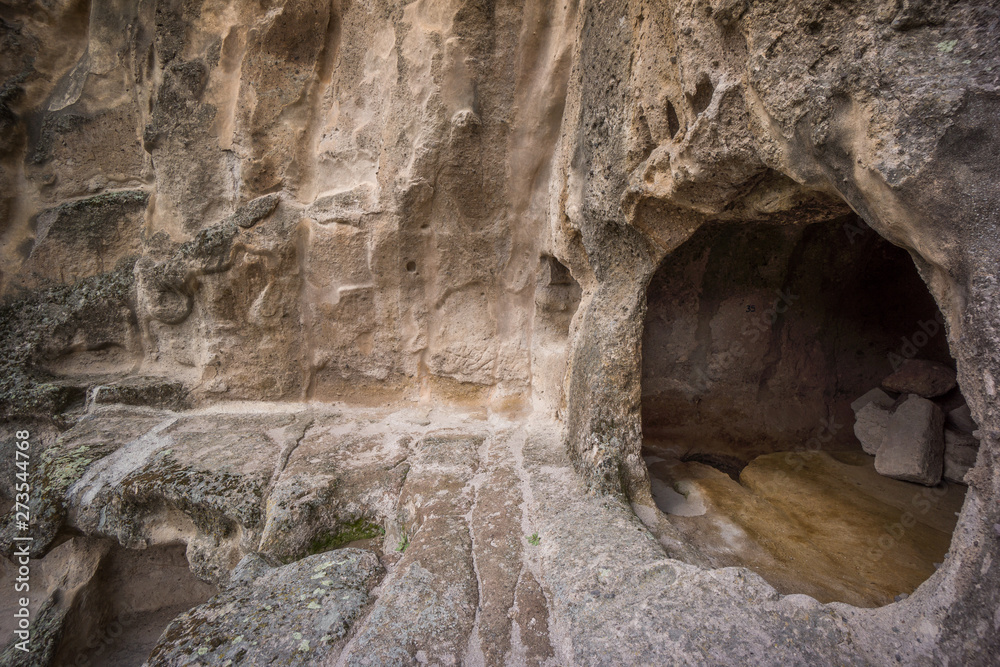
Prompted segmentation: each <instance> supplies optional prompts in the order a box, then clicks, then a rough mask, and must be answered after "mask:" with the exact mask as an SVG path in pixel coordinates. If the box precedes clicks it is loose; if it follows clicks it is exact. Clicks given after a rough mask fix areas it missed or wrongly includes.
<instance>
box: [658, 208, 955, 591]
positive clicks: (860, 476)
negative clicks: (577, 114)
mask: <svg viewBox="0 0 1000 667" xmlns="http://www.w3.org/2000/svg"><path fill="white" fill-rule="evenodd" d="M647 305H648V310H647V315H646V320H645V325H644V326H645V328H644V332H643V341H642V355H643V360H642V427H643V455H644V458H645V461H646V464H647V467H648V469H649V472H650V480H651V487H652V488H651V491H652V493H653V497H654V500H655V501H656V504H657V506H658V507H659V509H660V510H661V511H662V512H663V513H664V514H666V515H667V517H668V520H669V522H670V523H671V524H672V525H673V526H674V527H675V528H676V529H677V530H679V531H680V532H681V533H682V534H683V535H684V536H685V538H686V539H687V540H688V542H689V543H690V544H692V545H693V546H695V547H697V548H698V550H699V551H700V552H701V553H702V554H703V555H704V556H705V558H706V559H707V560H708V561H709V562H710V563H712V564H713V565H715V566H717V567H725V566H745V567H749V568H751V569H753V570H755V571H756V572H758V573H759V574H760V575H761V576H763V577H764V578H765V579H766V580H768V582H770V583H771V584H772V585H773V586H775V588H777V589H778V590H779V591H780V592H781V593H784V594H791V593H805V594H807V595H811V596H813V597H815V598H816V599H818V600H820V601H821V602H829V601H842V602H847V603H850V604H854V605H858V606H869V607H870V606H879V605H882V604H887V603H889V602H892V601H893V599H895V598H897V597H898V596H900V595H901V594H909V593H912V591H913V590H914V589H915V588H916V587H917V586H918V585H919V584H920V583H922V582H923V581H924V580H925V579H926V578H927V577H928V576H930V574H932V573H933V572H934V569H935V568H936V567H937V565H938V564H940V563H941V562H942V561H943V560H944V556H945V553H946V552H947V550H948V546H949V543H950V540H951V532H952V530H953V529H954V526H955V523H956V521H957V517H956V513H957V512H958V510H959V509H960V508H961V504H962V502H963V499H964V496H965V486H964V485H962V484H958V483H954V482H950V481H945V480H943V479H942V480H941V481H940V482H938V481H937V480H936V479H931V480H924V483H923V484H918V483H914V482H912V481H903V480H902V479H900V478H899V477H905V476H906V475H900V474H897V472H895V471H893V476H888V475H887V474H880V472H879V471H877V470H876V456H873V455H870V454H868V453H866V452H865V451H864V449H863V448H862V445H861V442H860V441H859V440H858V437H856V435H855V421H856V417H855V409H857V407H858V406H857V399H858V398H859V397H862V396H864V395H865V394H867V393H868V392H870V391H871V390H873V389H875V388H879V387H880V386H882V384H883V382H884V381H885V380H886V378H887V377H888V376H890V375H892V374H893V373H894V372H895V371H896V370H897V368H899V367H900V364H901V363H903V362H904V361H905V360H906V359H908V358H914V359H920V360H923V361H924V362H935V363H936V364H938V365H932V367H933V368H934V369H935V370H936V371H937V372H939V373H942V374H943V375H945V376H947V375H948V374H949V373H950V374H951V377H952V382H953V369H954V361H953V360H952V358H951V356H950V353H949V349H948V344H947V338H946V334H945V329H944V325H943V319H942V316H941V314H940V312H939V311H938V309H937V306H936V304H935V302H934V300H933V298H932V297H931V295H930V294H929V292H928V290H927V288H926V286H925V285H924V283H923V281H922V280H921V278H920V276H919V275H918V273H917V271H916V269H915V267H914V265H913V262H912V260H911V258H910V256H909V255H908V253H907V252H906V251H904V250H902V249H900V248H898V247H896V246H893V245H892V244H890V243H889V242H888V241H886V240H884V239H883V238H881V237H880V236H878V235H877V234H876V233H875V232H874V231H872V230H871V229H869V228H868V227H867V226H866V225H865V224H864V223H863V222H862V221H860V220H859V219H858V218H857V217H855V216H850V217H847V218H842V219H839V220H834V221H831V222H825V223H816V224H812V225H808V226H779V225H746V224H718V225H709V226H705V227H703V228H701V229H700V230H699V231H698V232H696V233H695V234H694V235H693V236H692V237H691V239H689V240H688V241H687V242H686V243H685V244H684V245H682V246H681V247H680V248H678V249H677V250H676V251H675V252H674V253H672V254H671V255H670V256H668V257H667V258H666V259H665V260H664V262H663V264H662V266H661V267H660V268H659V270H658V271H657V272H656V274H655V275H654V277H653V278H652V280H651V282H650V284H649V287H648V290H647ZM910 363H912V362H910ZM907 368H910V366H907ZM921 368H922V367H921ZM918 370H919V369H918ZM917 375H918V376H919V375H920V374H919V373H917ZM918 379H921V378H918ZM923 379H926V378H923ZM946 388H947V387H946ZM925 393H926V392H925ZM930 393H933V392H930ZM910 396H911V394H910V393H908V392H905V391H904V392H898V393H897V392H888V391H887V392H886V393H885V394H881V395H879V401H880V403H879V406H880V407H879V409H880V410H884V413H885V414H884V415H882V414H881V413H879V415H877V416H880V418H881V419H883V421H882V422H880V425H881V426H882V427H884V430H883V431H880V432H879V433H880V434H883V435H884V433H885V432H887V430H892V432H893V433H894V434H896V435H894V436H893V437H894V438H896V440H894V442H896V441H899V440H900V439H901V438H903V439H905V436H907V434H905V433H904V434H902V435H900V428H901V427H900V426H899V425H897V426H892V423H893V422H892V416H893V415H895V414H896V412H897V411H899V415H900V416H899V417H898V418H897V420H896V421H897V422H900V423H903V424H906V423H911V424H912V423H913V422H914V420H913V419H907V418H904V413H906V411H907V410H910V411H912V409H913V408H914V407H920V406H923V407H924V408H925V409H926V413H927V414H928V415H931V416H930V417H928V428H927V429H925V430H927V431H928V432H929V433H931V440H933V441H934V443H936V444H932V447H939V448H940V449H939V450H934V451H937V452H938V454H937V455H938V457H939V459H938V460H939V461H940V460H943V458H944V444H943V443H944V438H945V435H946V434H947V431H945V428H950V427H951V423H950V422H948V425H947V427H946V423H945V422H946V419H950V417H947V415H948V414H949V411H953V410H956V409H957V410H959V411H960V410H961V409H963V408H962V407H961V406H963V405H964V400H963V398H962V396H961V394H960V393H959V390H958V389H957V388H954V389H950V390H948V391H945V392H943V393H941V394H940V395H937V396H934V397H933V398H927V399H924V398H919V399H918V400H915V401H914V402H913V403H912V404H908V406H907V407H906V408H905V410H904V409H903V408H902V407H901V406H902V405H904V403H905V402H906V401H907V400H908V399H909V397H910ZM914 397H915V395H914ZM915 398H917V397H915ZM920 401H928V402H926V403H920ZM852 402H855V408H854V409H852V406H851V404H852ZM931 404H933V405H931ZM935 415H936V416H935ZM886 424H889V426H888V427H887V426H886ZM935 429H937V430H935ZM935 434H936V435H935ZM911 435H912V434H911ZM886 437H888V436H886ZM962 437H965V438H971V437H972V436H971V434H969V435H963V436H962ZM934 438H936V440H934ZM879 442H882V443H884V442H885V440H879ZM908 442H909V441H907V443H908ZM909 446H910V445H909V444H906V445H905V447H909ZM905 447H904V449H905ZM878 451H881V450H878ZM886 451H887V452H888V450H886ZM883 454H885V452H883ZM889 458H890V457H889V455H888V454H885V456H880V457H878V461H879V466H880V467H881V468H882V472H885V470H886V468H887V467H890V466H889ZM973 460H974V459H973ZM933 465H934V464H933V463H932V464H931V467H932V468H933ZM938 465H939V468H938V473H937V476H938V478H940V476H941V474H942V472H941V471H943V470H944V468H945V466H943V465H941V464H938ZM952 476H953V477H954V473H953V474H952ZM654 532H655V529H654Z"/></svg>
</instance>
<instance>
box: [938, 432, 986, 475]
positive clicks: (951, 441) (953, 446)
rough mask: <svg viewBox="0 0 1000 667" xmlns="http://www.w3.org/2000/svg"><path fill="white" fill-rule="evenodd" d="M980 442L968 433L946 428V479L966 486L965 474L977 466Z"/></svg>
mask: <svg viewBox="0 0 1000 667" xmlns="http://www.w3.org/2000/svg"><path fill="white" fill-rule="evenodd" d="M977 456H979V440H978V439H976V437H975V436H972V435H970V434H968V433H960V432H958V431H953V430H951V429H948V428H946V429H945V431H944V478H945V479H946V480H948V481H949V482H958V483H959V484H965V473H967V472H969V470H970V469H971V468H972V467H973V466H974V465H976V457H977Z"/></svg>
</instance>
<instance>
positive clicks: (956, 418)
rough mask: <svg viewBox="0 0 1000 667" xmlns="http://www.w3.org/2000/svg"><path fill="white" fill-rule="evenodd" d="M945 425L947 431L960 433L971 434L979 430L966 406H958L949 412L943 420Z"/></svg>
mask: <svg viewBox="0 0 1000 667" xmlns="http://www.w3.org/2000/svg"><path fill="white" fill-rule="evenodd" d="M945 425H946V426H947V427H948V428H949V429H951V430H953V431H959V432H961V433H972V432H973V431H975V430H976V429H978V428H979V426H977V425H976V422H975V420H974V419H973V418H972V411H971V410H970V409H969V406H968V404H963V405H960V406H959V407H957V408H955V409H954V410H951V411H950V412H949V413H948V417H947V419H946V420H945Z"/></svg>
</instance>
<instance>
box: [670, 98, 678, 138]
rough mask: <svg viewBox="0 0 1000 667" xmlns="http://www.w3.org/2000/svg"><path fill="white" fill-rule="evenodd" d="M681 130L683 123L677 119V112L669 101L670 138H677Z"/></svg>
mask: <svg viewBox="0 0 1000 667" xmlns="http://www.w3.org/2000/svg"><path fill="white" fill-rule="evenodd" d="M680 129H681V121H680V119H678V118H677V110H676V109H675V108H674V105H673V103H672V102H670V100H667V131H668V132H670V138H671V139H673V138H674V137H676V136H677V133H678V132H679V131H680Z"/></svg>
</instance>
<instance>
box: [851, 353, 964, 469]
mask: <svg viewBox="0 0 1000 667" xmlns="http://www.w3.org/2000/svg"><path fill="white" fill-rule="evenodd" d="M955 386H956V383H955V371H954V370H952V369H950V368H948V367H947V366H945V365H944V364H940V363H937V362H932V361H925V360H920V359H908V360H906V361H905V362H903V364H902V365H901V366H900V368H899V370H897V371H896V372H895V373H893V374H892V375H890V376H888V377H887V378H885V379H884V380H883V381H882V387H881V388H876V389H872V390H871V391H869V392H867V393H866V394H864V395H863V396H861V397H860V398H858V399H857V400H856V401H854V402H853V403H851V408H852V409H853V410H854V417H855V421H854V434H855V435H856V436H857V438H858V440H859V441H861V446H862V447H863V448H864V450H865V452H867V453H868V454H871V455H872V456H874V457H875V470H877V471H878V472H879V473H880V474H882V475H885V476H886V477H893V478H895V479H901V480H904V481H907V482H917V483H918V484H924V485H926V486H934V485H936V484H937V483H938V482H940V481H941V480H942V478H943V479H946V480H948V481H949V482H957V483H960V484H965V483H966V482H965V475H966V473H967V472H969V470H970V469H971V468H972V467H973V466H974V465H975V464H976V456H977V455H978V453H979V442H980V438H979V431H978V427H977V426H976V423H975V421H973V419H972V415H971V412H970V410H969V406H968V404H967V403H966V402H965V399H964V398H962V396H961V394H960V393H959V392H956V391H954V389H955ZM932 399H933V400H932ZM956 403H957V405H956Z"/></svg>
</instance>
